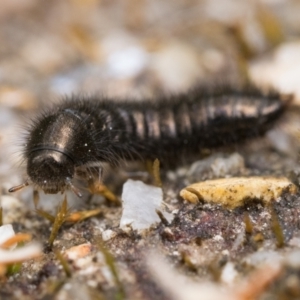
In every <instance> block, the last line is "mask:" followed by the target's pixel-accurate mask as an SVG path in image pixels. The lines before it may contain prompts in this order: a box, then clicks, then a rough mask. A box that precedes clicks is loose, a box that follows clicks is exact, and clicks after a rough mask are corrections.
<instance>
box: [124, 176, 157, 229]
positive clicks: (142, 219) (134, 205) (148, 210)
mask: <svg viewBox="0 0 300 300" xmlns="http://www.w3.org/2000/svg"><path fill="white" fill-rule="evenodd" d="M121 198H122V201H123V212H122V217H121V221H120V227H121V228H123V227H126V226H128V225H130V226H131V227H132V229H136V230H143V229H147V228H149V227H150V226H151V225H153V224H155V223H159V222H160V218H159V216H158V214H157V212H156V211H157V210H160V211H162V208H161V205H162V200H163V194H162V189H161V188H159V187H155V186H150V185H147V184H144V183H143V182H141V181H134V180H131V179H129V180H127V181H126V182H125V184H124V186H123V192H122V197H121Z"/></svg>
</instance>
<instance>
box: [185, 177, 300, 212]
mask: <svg viewBox="0 0 300 300" xmlns="http://www.w3.org/2000/svg"><path fill="white" fill-rule="evenodd" d="M284 191H286V192H289V193H292V194H295V193H296V192H297V187H296V186H295V185H294V184H293V183H291V182H290V181H289V180H288V179H287V178H284V177H282V178H275V177H248V178H247V177H232V178H222V179H215V180H207V181H203V182H198V183H194V184H192V185H189V186H188V187H186V188H185V189H183V190H181V192H180V196H181V197H182V198H183V199H185V200H187V201H189V202H192V203H197V202H198V201H199V200H203V201H206V202H210V203H215V204H221V205H223V206H225V207H227V208H229V209H233V208H236V207H238V206H242V205H243V204H245V202H248V201H249V200H254V199H258V200H261V201H262V202H264V203H269V202H270V201H272V200H276V199H278V198H279V197H280V196H281V195H282V193H283V192H284Z"/></svg>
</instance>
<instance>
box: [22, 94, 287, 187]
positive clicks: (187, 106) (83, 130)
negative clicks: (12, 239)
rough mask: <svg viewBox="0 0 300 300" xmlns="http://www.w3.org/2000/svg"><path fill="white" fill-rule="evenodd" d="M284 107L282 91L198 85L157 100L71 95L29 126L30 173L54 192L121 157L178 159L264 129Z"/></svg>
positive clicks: (34, 179) (242, 138)
mask: <svg viewBox="0 0 300 300" xmlns="http://www.w3.org/2000/svg"><path fill="white" fill-rule="evenodd" d="M283 111H284V103H283V102H282V101H281V99H280V97H279V95H277V94H275V93H273V94H269V95H262V94H261V93H260V92H258V91H253V90H252V91H246V92H237V91H233V90H230V89H229V90H221V91H217V92H213V93H204V92H202V91H201V90H192V91H190V92H189V93H186V94H179V95H176V96H173V97H169V98H161V99H159V100H158V101H155V102H154V101H144V102H129V101H127V102H121V103H116V102H115V101H113V100H110V99H96V98H91V99H87V100H80V99H76V98H73V99H70V100H66V101H64V102H62V104H61V105H60V106H58V107H57V108H56V109H54V110H53V109H52V110H49V112H47V113H45V114H44V115H42V117H41V118H40V119H39V120H37V121H36V122H35V123H34V125H33V126H32V128H31V129H30V130H29V135H28V140H27V146H26V149H25V158H26V159H27V172H28V176H29V178H30V179H31V180H32V181H33V182H35V183H36V184H37V185H39V186H41V187H42V188H43V189H44V190H45V189H47V186H48V185H49V182H51V181H53V183H52V185H51V188H49V189H48V192H55V191H57V190H60V189H63V183H61V184H60V185H59V184H58V183H57V181H55V179H54V178H55V177H61V178H73V176H74V173H75V168H76V167H78V166H82V165H88V164H90V163H94V162H99V161H105V162H109V163H111V164H116V163H117V162H118V161H119V160H120V159H127V160H134V159H141V160H145V159H154V158H158V159H160V160H161V161H162V162H163V163H164V162H167V163H171V164H173V165H174V164H175V163H176V162H177V160H178V157H180V156H182V155H183V154H184V155H189V154H191V153H195V152H197V151H199V150H200V149H201V148H211V147H217V146H221V145H224V144H229V143H232V142H237V141H240V140H244V139H245V138H248V137H252V136H257V135H259V134H262V133H264V132H265V131H266V130H267V129H269V127H270V126H271V125H272V124H273V123H274V121H275V120H276V119H277V118H278V117H279V116H280V115H281V114H282V112H283Z"/></svg>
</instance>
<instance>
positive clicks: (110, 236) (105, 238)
mask: <svg viewBox="0 0 300 300" xmlns="http://www.w3.org/2000/svg"><path fill="white" fill-rule="evenodd" d="M116 235H117V233H116V232H115V231H113V230H110V229H107V230H105V231H103V232H102V240H103V241H104V242H106V241H109V240H111V239H113V238H114V237H115V236H116Z"/></svg>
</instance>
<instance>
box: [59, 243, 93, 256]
mask: <svg viewBox="0 0 300 300" xmlns="http://www.w3.org/2000/svg"><path fill="white" fill-rule="evenodd" d="M91 251H92V245H91V244H90V243H85V244H81V245H78V246H74V247H71V248H69V249H67V250H66V251H65V255H66V256H67V258H68V259H70V260H76V259H78V258H81V257H85V256H87V255H89V254H90V253H91Z"/></svg>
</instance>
